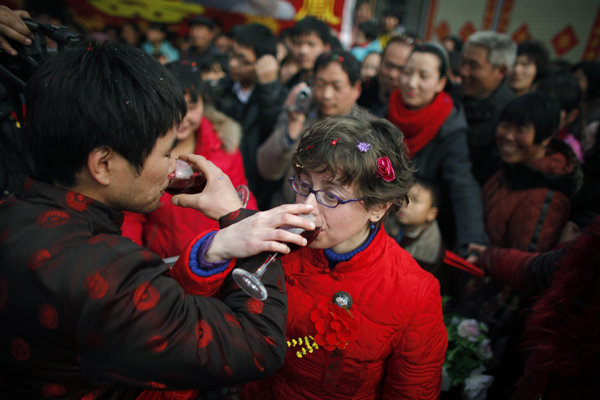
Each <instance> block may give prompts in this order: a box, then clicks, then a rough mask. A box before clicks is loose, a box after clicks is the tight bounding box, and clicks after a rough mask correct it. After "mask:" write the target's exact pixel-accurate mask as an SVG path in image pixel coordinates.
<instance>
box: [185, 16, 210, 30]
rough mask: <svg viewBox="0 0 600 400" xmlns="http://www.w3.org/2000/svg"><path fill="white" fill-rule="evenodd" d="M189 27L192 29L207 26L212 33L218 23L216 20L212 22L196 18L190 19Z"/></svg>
mask: <svg viewBox="0 0 600 400" xmlns="http://www.w3.org/2000/svg"><path fill="white" fill-rule="evenodd" d="M188 25H189V27H190V28H191V27H192V26H196V25H200V26H206V27H207V28H208V29H210V30H211V31H212V30H213V29H215V25H216V23H215V21H214V20H212V19H210V18H207V17H202V16H199V17H194V18H192V19H190V20H189V21H188Z"/></svg>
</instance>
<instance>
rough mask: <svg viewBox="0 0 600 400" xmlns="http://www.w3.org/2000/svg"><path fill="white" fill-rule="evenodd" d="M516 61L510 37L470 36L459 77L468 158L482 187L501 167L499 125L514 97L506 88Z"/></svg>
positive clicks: (494, 34) (496, 35)
mask: <svg viewBox="0 0 600 400" xmlns="http://www.w3.org/2000/svg"><path fill="white" fill-rule="evenodd" d="M516 57H517V46H516V45H515V44H514V43H513V41H512V40H511V39H510V37H509V36H508V35H505V34H501V33H496V32H491V31H483V32H477V33H474V34H473V35H471V36H470V37H469V40H467V42H466V43H465V46H464V48H463V51H462V59H461V66H460V76H461V78H462V84H461V91H462V101H463V104H464V106H465V114H466V116H467V122H468V124H469V130H468V131H467V140H468V144H469V157H470V158H471V164H472V165H473V176H475V179H476V180H477V182H479V184H480V185H481V186H483V185H484V184H485V182H486V181H487V180H488V179H489V178H490V177H491V176H492V174H493V173H494V172H496V170H497V169H498V168H499V167H500V154H499V153H498V149H497V147H496V143H495V137H496V125H498V121H499V119H500V115H501V113H502V110H503V109H504V107H505V106H506V105H507V104H508V103H509V102H510V101H511V100H512V99H513V98H514V97H515V96H514V94H513V92H512V91H511V90H510V89H509V88H508V86H507V84H506V75H507V74H508V72H509V71H510V69H511V68H512V67H513V65H514V63H515V60H516Z"/></svg>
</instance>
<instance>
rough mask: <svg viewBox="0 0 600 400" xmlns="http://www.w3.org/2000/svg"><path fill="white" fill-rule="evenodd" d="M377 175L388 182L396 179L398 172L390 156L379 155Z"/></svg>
mask: <svg viewBox="0 0 600 400" xmlns="http://www.w3.org/2000/svg"><path fill="white" fill-rule="evenodd" d="M377 175H378V176H380V177H381V178H382V179H383V180H384V181H386V182H391V181H393V180H394V179H396V173H395V172H394V167H393V166H392V162H391V161H390V159H389V158H387V157H379V158H378V159H377Z"/></svg>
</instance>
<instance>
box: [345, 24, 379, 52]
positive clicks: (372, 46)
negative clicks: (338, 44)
mask: <svg viewBox="0 0 600 400" xmlns="http://www.w3.org/2000/svg"><path fill="white" fill-rule="evenodd" d="M377 33H378V29H377V24H376V23H375V22H363V23H362V24H360V25H359V26H358V32H357V34H356V44H355V46H354V47H353V48H352V50H351V53H352V55H353V56H354V57H356V59H357V60H358V61H362V60H363V59H364V58H365V57H366V56H367V55H368V54H369V53H373V52H376V53H381V51H382V50H383V49H382V47H381V42H380V41H379V40H378V39H377Z"/></svg>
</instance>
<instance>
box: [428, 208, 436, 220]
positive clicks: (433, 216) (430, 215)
mask: <svg viewBox="0 0 600 400" xmlns="http://www.w3.org/2000/svg"><path fill="white" fill-rule="evenodd" d="M438 212H439V209H438V208H437V207H431V210H429V212H428V213H427V222H433V221H434V220H435V219H436V218H437V216H438Z"/></svg>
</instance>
